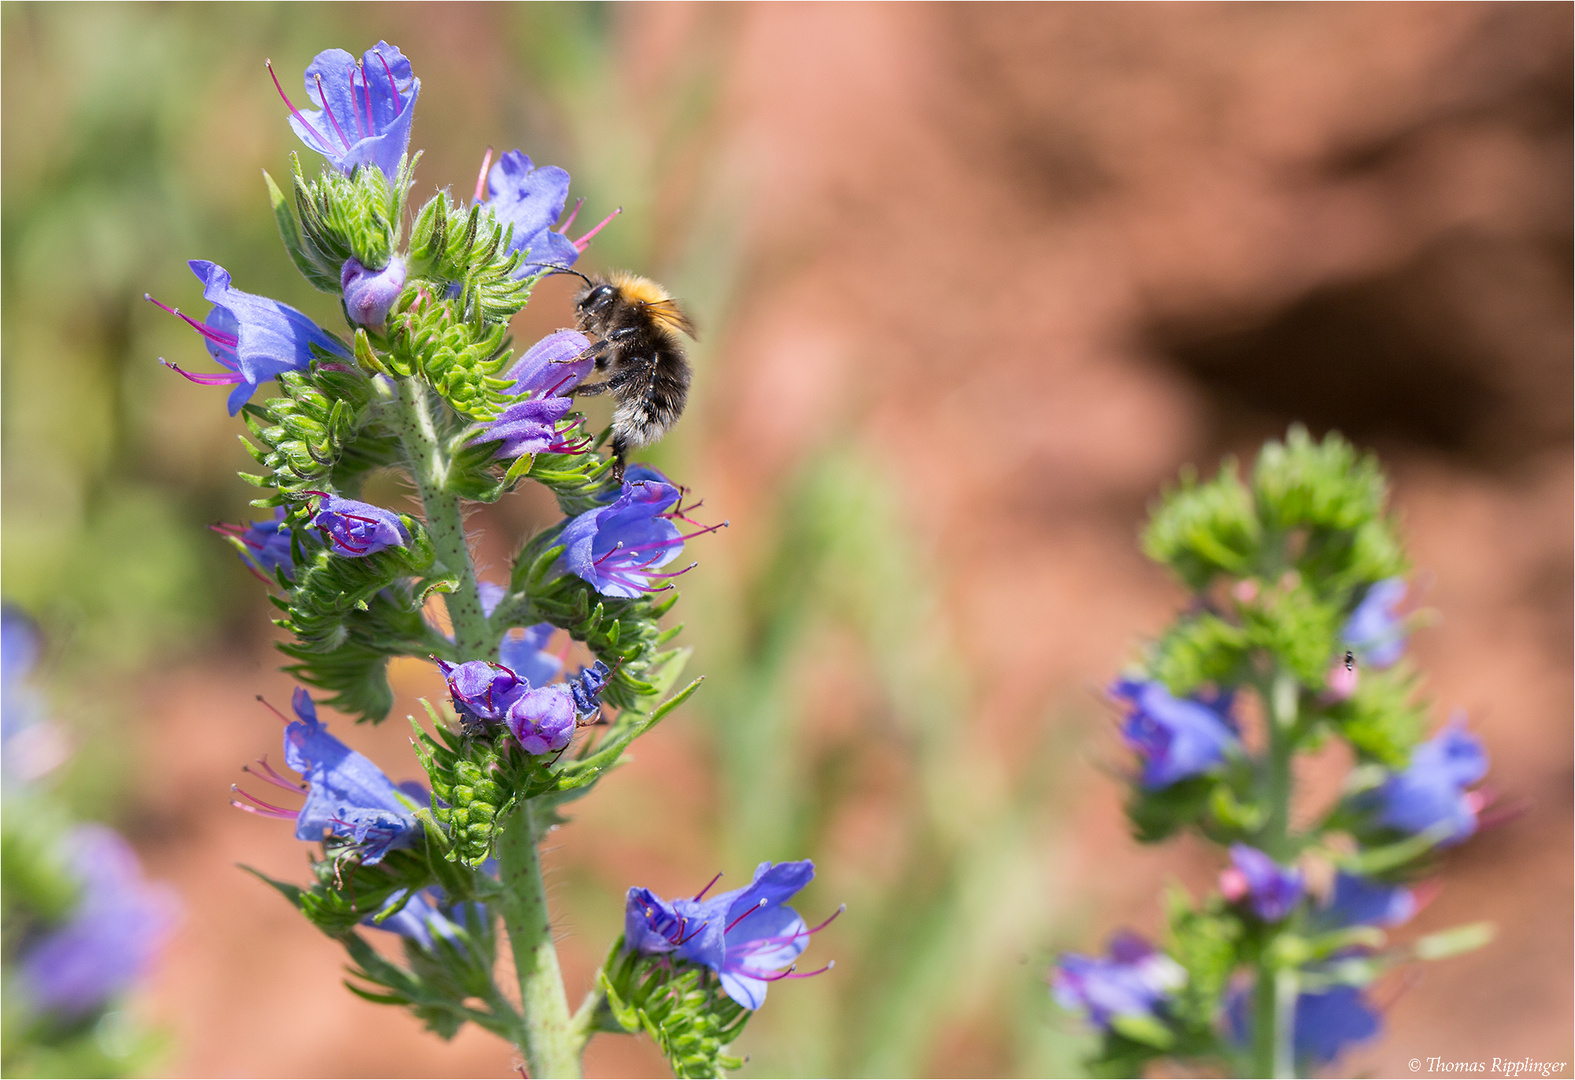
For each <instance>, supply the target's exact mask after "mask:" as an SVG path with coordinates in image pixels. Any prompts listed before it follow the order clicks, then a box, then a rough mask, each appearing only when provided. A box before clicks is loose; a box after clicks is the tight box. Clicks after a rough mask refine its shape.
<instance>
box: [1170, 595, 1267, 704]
mask: <svg viewBox="0 0 1575 1080" xmlns="http://www.w3.org/2000/svg"><path fill="white" fill-rule="evenodd" d="M1248 651H1249V639H1248V635H1247V632H1246V631H1245V630H1243V629H1242V628H1241V627H1240V626H1236V625H1234V624H1233V623H1229V622H1227V621H1225V620H1224V619H1222V618H1220V617H1219V616H1218V615H1215V614H1214V613H1213V612H1208V611H1205V612H1200V613H1199V614H1196V615H1191V616H1185V617H1183V618H1181V619H1178V620H1177V621H1176V622H1175V624H1174V625H1173V626H1171V628H1170V629H1169V630H1167V631H1166V632H1165V636H1164V637H1162V638H1160V639H1159V641H1158V642H1157V643H1155V645H1154V649H1153V653H1152V655H1150V656H1149V658H1148V662H1147V663H1146V664H1145V666H1146V667H1147V668H1148V670H1149V672H1150V674H1151V675H1152V676H1153V677H1154V678H1156V679H1158V680H1159V681H1160V682H1162V683H1164V684H1165V688H1166V689H1167V690H1169V691H1170V692H1171V693H1172V694H1174V695H1175V696H1177V697H1186V696H1187V695H1189V694H1191V693H1193V692H1194V691H1196V690H1198V689H1200V688H1202V687H1204V686H1208V685H1212V686H1214V687H1225V686H1230V685H1232V684H1235V683H1237V682H1240V681H1241V679H1242V676H1243V675H1244V674H1245V673H1246V670H1247V660H1248Z"/></svg>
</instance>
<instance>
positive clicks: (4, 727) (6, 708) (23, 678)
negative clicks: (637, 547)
mask: <svg viewBox="0 0 1575 1080" xmlns="http://www.w3.org/2000/svg"><path fill="white" fill-rule="evenodd" d="M36 663H38V631H37V630H36V629H35V628H34V626H33V620H32V619H29V618H28V617H27V616H26V615H24V614H22V613H21V612H20V611H18V610H17V609H15V608H13V607H10V606H7V607H5V608H4V609H0V731H3V733H4V735H3V737H4V741H5V742H6V743H9V742H10V741H11V736H12V735H13V734H15V733H17V732H19V731H21V730H23V729H24V728H28V727H31V726H32V725H33V724H34V723H35V722H36V721H37V720H38V719H39V711H40V710H39V706H38V699H37V697H36V696H35V695H34V694H33V691H32V689H31V688H30V687H28V685H27V674H28V672H30V671H32V670H33V665H34V664H36Z"/></svg>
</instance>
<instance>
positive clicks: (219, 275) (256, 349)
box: [146, 259, 350, 416]
mask: <svg viewBox="0 0 1575 1080" xmlns="http://www.w3.org/2000/svg"><path fill="white" fill-rule="evenodd" d="M186 265H188V266H189V267H191V272H192V273H194V274H196V275H197V277H198V278H199V279H200V280H201V281H202V295H203V298H204V299H205V300H207V301H208V302H209V303H210V304H212V305H213V309H212V310H211V311H209V312H208V317H207V318H206V319H205V320H204V321H202V322H198V321H197V320H195V319H193V318H191V317H190V316H189V315H182V314H181V312H180V310H179V309H178V308H171V307H165V305H163V304H160V303H159V302H158V301H157V300H154V299H153V298H152V297H151V296H149V297H147V298H146V299H148V300H150V301H152V302H153V303H155V304H158V306H159V307H161V308H164V310H165V311H168V312H170V313H171V314H173V315H177V316H179V317H180V318H181V319H182V320H184V321H185V322H186V324H187V325H188V326H190V327H191V328H192V329H193V330H195V331H197V333H199V334H201V335H202V338H203V344H204V345H206V346H207V349H208V354H209V355H210V356H212V357H213V358H214V360H216V361H217V362H218V364H219V366H220V367H222V368H224V369H225V371H224V372H223V373H222V374H200V373H194V372H189V371H183V370H182V369H181V368H179V367H176V365H174V364H169V366H170V367H172V368H174V369H175V371H177V372H179V373H180V374H181V375H183V376H185V377H186V378H188V379H190V380H191V381H192V382H194V383H199V384H201V385H203V386H234V387H235V389H234V390H232V391H231V392H230V400H229V408H230V415H231V416H234V415H235V414H236V413H238V412H240V411H241V406H242V405H244V404H246V403H247V402H248V401H250V400H251V397H252V395H253V394H255V393H256V392H257V387H258V385H259V384H261V383H263V382H266V381H267V380H269V379H276V378H278V377H279V376H280V375H282V374H284V373H285V372H287V371H303V370H305V369H306V368H307V366H308V365H310V364H311V362H312V347H313V346H316V347H317V348H319V349H321V350H322V351H324V352H327V353H331V354H333V355H335V356H342V357H344V358H346V359H349V357H350V352H349V350H347V349H346V348H345V347H344V345H343V344H341V343H340V341H339V340H338V339H337V338H335V337H333V336H332V335H331V334H329V333H328V331H326V330H324V329H323V328H322V327H320V326H318V325H317V324H316V323H314V322H313V321H312V320H311V319H309V318H307V317H306V316H305V315H303V314H301V313H300V312H299V311H297V310H295V309H294V308H293V307H290V306H289V305H287V304H281V303H279V302H278V301H277V300H270V299H268V298H267V297H266V296H256V295H254V294H252V293H246V292H241V291H240V290H239V289H232V288H231V287H230V274H229V271H227V270H225V269H224V267H222V266H220V265H219V264H218V263H212V262H207V261H206V260H203V259H193V260H191V261H190V262H189V263H187V264H186ZM165 363H167V364H168V363H169V362H168V361H165Z"/></svg>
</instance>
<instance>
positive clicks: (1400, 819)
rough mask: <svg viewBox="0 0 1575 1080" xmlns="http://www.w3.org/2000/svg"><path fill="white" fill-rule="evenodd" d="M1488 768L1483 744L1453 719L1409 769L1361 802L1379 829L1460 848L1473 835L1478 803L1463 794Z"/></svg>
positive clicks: (1420, 748) (1420, 751)
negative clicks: (1424, 835) (1428, 835)
mask: <svg viewBox="0 0 1575 1080" xmlns="http://www.w3.org/2000/svg"><path fill="white" fill-rule="evenodd" d="M1487 769H1488V759H1487V753H1486V751H1484V750H1483V749H1482V744H1481V742H1479V741H1478V740H1477V738H1476V736H1474V735H1472V734H1470V733H1469V732H1467V731H1466V729H1465V723H1464V721H1461V720H1456V721H1454V722H1452V723H1450V724H1449V726H1447V727H1446V728H1444V730H1442V731H1440V732H1439V733H1438V734H1437V735H1435V736H1433V737H1432V738H1431V739H1429V740H1428V741H1427V742H1425V743H1423V744H1422V745H1421V746H1418V747H1417V748H1416V749H1415V750H1414V751H1413V752H1412V754H1411V764H1410V765H1409V766H1407V767H1406V769H1405V770H1404V771H1403V772H1398V773H1394V774H1392V775H1390V777H1389V778H1388V779H1387V780H1385V781H1384V783H1383V785H1382V786H1381V787H1380V788H1379V789H1378V790H1377V791H1376V792H1374V793H1370V794H1369V795H1367V796H1366V797H1365V798H1364V799H1363V801H1364V802H1365V803H1366V804H1367V805H1369V806H1371V807H1373V808H1374V810H1375V819H1376V821H1377V823H1378V824H1380V825H1384V826H1387V827H1389V828H1392V829H1398V830H1400V831H1401V832H1407V833H1420V832H1428V831H1437V832H1438V833H1439V834H1440V835H1441V837H1442V838H1441V839H1440V840H1439V844H1440V846H1447V845H1450V844H1458V843H1460V842H1461V841H1462V840H1464V839H1466V838H1467V837H1468V836H1470V835H1471V834H1472V833H1474V832H1476V829H1477V810H1478V802H1479V800H1478V797H1477V796H1476V795H1475V794H1473V793H1471V792H1468V791H1467V790H1466V789H1467V788H1469V787H1470V786H1471V785H1472V784H1475V783H1476V782H1477V781H1479V780H1481V779H1482V778H1483V777H1484V776H1486V775H1487Z"/></svg>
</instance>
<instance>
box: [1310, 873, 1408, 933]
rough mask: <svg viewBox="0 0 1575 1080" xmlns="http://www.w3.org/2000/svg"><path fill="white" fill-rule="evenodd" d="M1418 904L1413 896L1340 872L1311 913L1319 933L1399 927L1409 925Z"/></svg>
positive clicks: (1401, 889)
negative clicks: (1325, 895)
mask: <svg viewBox="0 0 1575 1080" xmlns="http://www.w3.org/2000/svg"><path fill="white" fill-rule="evenodd" d="M1420 907H1421V903H1420V902H1419V901H1418V899H1417V895H1416V892H1415V891H1414V890H1412V889H1410V888H1408V887H1406V886H1404V885H1392V884H1390V883H1388V882H1384V881H1378V880H1376V879H1374V878H1369V877H1362V876H1361V875H1359V874H1349V873H1346V872H1345V871H1343V870H1342V871H1340V872H1339V873H1338V874H1337V875H1336V876H1335V879H1334V889H1333V890H1332V891H1331V892H1330V893H1329V896H1328V898H1327V900H1326V901H1325V902H1324V903H1323V904H1322V905H1321V906H1319V907H1317V908H1315V909H1314V911H1313V923H1314V925H1315V926H1316V927H1318V928H1319V929H1328V930H1338V929H1343V928H1345V927H1348V926H1399V925H1400V924H1401V923H1404V922H1408V921H1410V919H1411V917H1412V916H1413V915H1415V914H1416V913H1417V910H1418V909H1419V908H1420Z"/></svg>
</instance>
